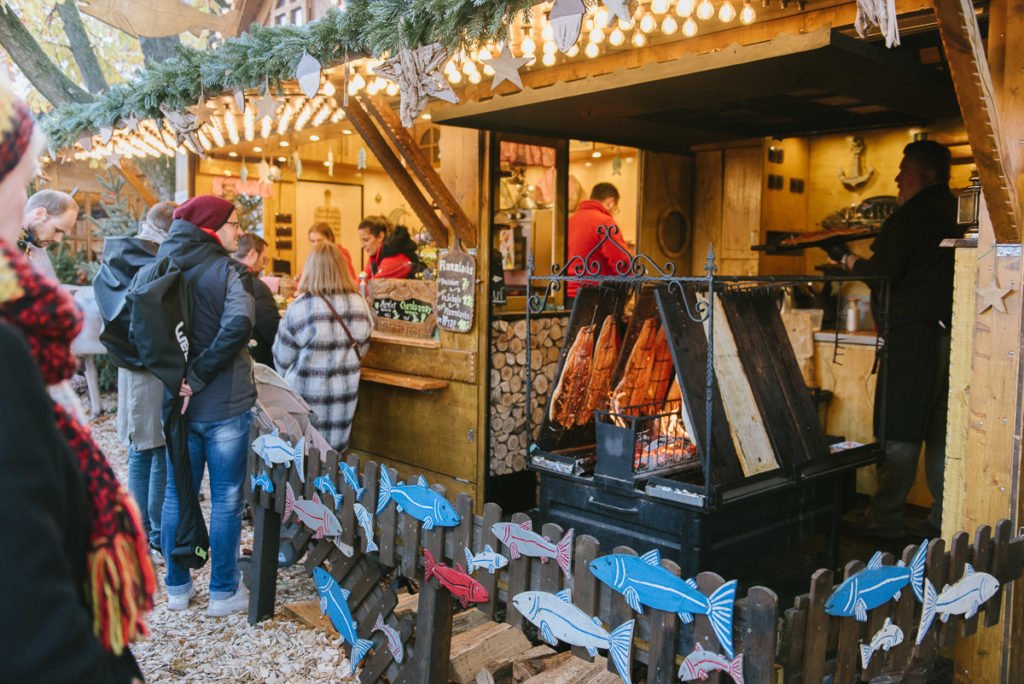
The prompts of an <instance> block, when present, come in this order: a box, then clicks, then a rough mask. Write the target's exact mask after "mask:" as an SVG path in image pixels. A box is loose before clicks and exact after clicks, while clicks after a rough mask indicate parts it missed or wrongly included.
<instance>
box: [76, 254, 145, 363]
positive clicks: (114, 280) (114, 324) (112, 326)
mask: <svg viewBox="0 0 1024 684" xmlns="http://www.w3.org/2000/svg"><path fill="white" fill-rule="evenodd" d="M157 249H158V246H157V244H156V243H155V242H150V241H148V240H140V239H139V238H135V237H111V238H107V239H106V240H105V241H104V244H103V263H102V264H101V265H100V269H99V271H98V272H97V273H96V277H95V278H93V281H92V285H93V290H94V292H95V293H96V305H97V308H98V309H99V312H100V318H102V319H103V330H102V332H100V342H102V343H103V346H104V347H106V349H107V355H108V356H109V357H110V359H111V361H113V363H114V365H115V366H117V367H119V368H127V369H129V370H141V369H142V368H143V367H144V366H143V364H142V360H141V359H140V358H139V351H138V349H136V348H135V344H134V343H133V342H132V341H131V306H130V305H129V302H128V300H127V297H126V295H127V294H128V288H129V287H130V286H131V284H132V279H133V278H134V277H135V274H136V273H138V272H139V270H140V269H141V268H143V267H145V266H146V265H148V264H151V263H153V260H154V259H155V258H156V252H157Z"/></svg>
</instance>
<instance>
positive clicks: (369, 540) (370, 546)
mask: <svg viewBox="0 0 1024 684" xmlns="http://www.w3.org/2000/svg"><path fill="white" fill-rule="evenodd" d="M352 510H353V511H355V514H356V521H357V522H358V523H359V526H360V527H362V528H363V533H364V534H365V535H366V552H367V553H370V552H371V551H376V550H377V544H376V543H374V541H373V516H372V515H370V511H368V510H366V507H365V506H363V504H361V503H357V504H354V505H353V507H352Z"/></svg>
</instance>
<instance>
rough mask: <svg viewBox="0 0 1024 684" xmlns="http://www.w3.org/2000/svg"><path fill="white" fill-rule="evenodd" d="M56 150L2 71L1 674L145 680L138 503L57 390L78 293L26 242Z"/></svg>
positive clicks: (66, 372) (144, 581)
mask: <svg viewBox="0 0 1024 684" xmlns="http://www.w3.org/2000/svg"><path fill="white" fill-rule="evenodd" d="M44 149H45V142H44V140H43V138H42V135H41V133H39V132H37V129H36V127H35V125H34V123H33V121H32V117H31V115H30V114H29V111H28V109H27V108H26V107H25V105H24V104H23V103H21V102H20V101H18V100H16V99H15V98H14V96H13V94H12V93H11V91H10V87H9V85H8V84H7V83H6V81H5V80H2V78H0V206H2V207H3V212H0V355H2V357H3V359H4V362H3V363H2V364H0V386H2V387H5V388H17V391H7V392H2V393H0V443H2V444H3V445H4V447H3V448H2V449H0V472H2V473H3V478H4V480H3V481H4V495H3V496H2V497H0V516H2V519H3V520H4V521H5V524H4V525H0V544H2V545H3V548H4V549H7V550H8V554H9V556H8V559H7V561H6V562H5V563H2V564H0V606H3V611H4V616H3V619H2V620H0V643H3V644H8V645H9V646H8V648H6V649H4V656H3V658H0V682H57V681H60V682H86V683H93V682H102V683H107V682H117V683H124V684H128V683H129V682H138V681H140V680H141V678H142V674H141V672H140V670H139V667H138V665H137V663H136V662H135V660H134V658H133V657H132V654H131V652H130V650H129V649H128V645H129V643H130V642H132V641H134V640H135V639H137V638H139V637H141V636H142V635H144V634H145V633H146V625H145V623H144V620H143V617H144V615H145V613H146V612H147V611H149V610H150V609H152V607H153V602H152V596H153V592H154V591H155V589H156V579H155V576H154V574H153V567H152V564H151V563H150V560H149V557H148V555H147V553H146V539H145V536H144V534H143V532H142V525H141V523H140V522H139V515H138V510H137V509H136V507H135V503H134V501H133V500H132V498H131V496H130V495H129V494H128V492H127V491H126V490H125V489H124V487H122V486H121V485H120V483H118V481H117V479H116V477H115V475H114V473H113V470H112V469H111V468H110V464H109V463H108V462H107V460H106V457H105V456H104V455H103V452H102V451H100V449H99V447H98V446H97V445H96V443H95V442H94V441H93V438H92V435H91V433H90V431H89V428H88V426H87V425H86V424H83V423H81V422H79V420H78V419H77V418H76V417H75V416H74V415H73V414H72V413H70V412H69V411H68V410H67V409H65V408H64V407H63V406H62V405H60V404H58V403H56V402H55V401H54V400H53V399H51V397H50V396H49V394H48V392H47V387H48V386H51V385H54V384H59V383H61V382H63V381H65V380H66V379H67V378H69V377H70V376H71V374H72V373H73V372H74V370H75V368H76V365H77V362H76V359H75V357H74V355H73V354H72V353H71V341H72V340H73V339H74V337H75V335H76V334H77V333H78V331H79V330H80V329H81V327H82V319H81V315H80V314H79V313H78V310H77V308H76V307H75V304H74V302H73V301H72V299H71V298H70V296H69V295H67V294H66V293H65V292H64V291H62V290H61V289H60V288H59V287H58V286H57V284H56V283H55V282H53V281H51V280H49V279H47V278H45V277H43V276H42V275H40V274H39V273H38V272H37V271H36V270H35V269H34V268H33V267H32V266H31V265H30V264H29V262H28V259H27V258H26V256H25V254H24V253H23V252H22V251H21V250H20V249H18V247H17V243H18V238H19V234H20V232H21V230H22V227H23V226H22V218H23V216H24V207H25V202H26V188H27V186H28V183H29V182H30V181H31V180H32V178H33V177H34V176H35V174H36V171H37V164H36V159H37V157H38V155H39V154H41V153H42V152H43V150H44Z"/></svg>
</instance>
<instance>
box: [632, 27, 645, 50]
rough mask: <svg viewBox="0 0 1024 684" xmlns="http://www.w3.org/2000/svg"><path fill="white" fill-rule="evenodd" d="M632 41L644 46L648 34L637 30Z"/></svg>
mask: <svg viewBox="0 0 1024 684" xmlns="http://www.w3.org/2000/svg"><path fill="white" fill-rule="evenodd" d="M632 43H633V45H634V46H636V47H643V46H644V45H647V36H645V35H644V34H643V33H641V32H640V31H637V32H636V33H634V34H633V38H632Z"/></svg>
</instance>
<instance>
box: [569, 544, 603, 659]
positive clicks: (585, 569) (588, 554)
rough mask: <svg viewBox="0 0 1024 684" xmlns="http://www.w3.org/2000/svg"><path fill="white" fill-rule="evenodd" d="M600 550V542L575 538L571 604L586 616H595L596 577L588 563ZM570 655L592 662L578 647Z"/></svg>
mask: <svg viewBox="0 0 1024 684" xmlns="http://www.w3.org/2000/svg"><path fill="white" fill-rule="evenodd" d="M600 548H601V545H600V542H598V541H597V540H596V539H594V538H593V537H591V536H590V535H589V534H583V535H580V536H579V537H577V538H576V550H575V552H574V553H573V569H572V602H573V604H574V605H575V606H577V607H578V608H579V609H580V610H582V611H583V612H584V613H586V614H587V615H597V606H598V584H597V577H595V576H594V573H592V572H590V561H592V560H594V559H595V558H597V554H598V553H599V551H600ZM572 654H573V655H574V656H576V657H577V658H581V659H583V660H587V661H591V660H593V658H591V657H590V654H589V653H587V649H585V648H582V647H580V646H573V647H572Z"/></svg>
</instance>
